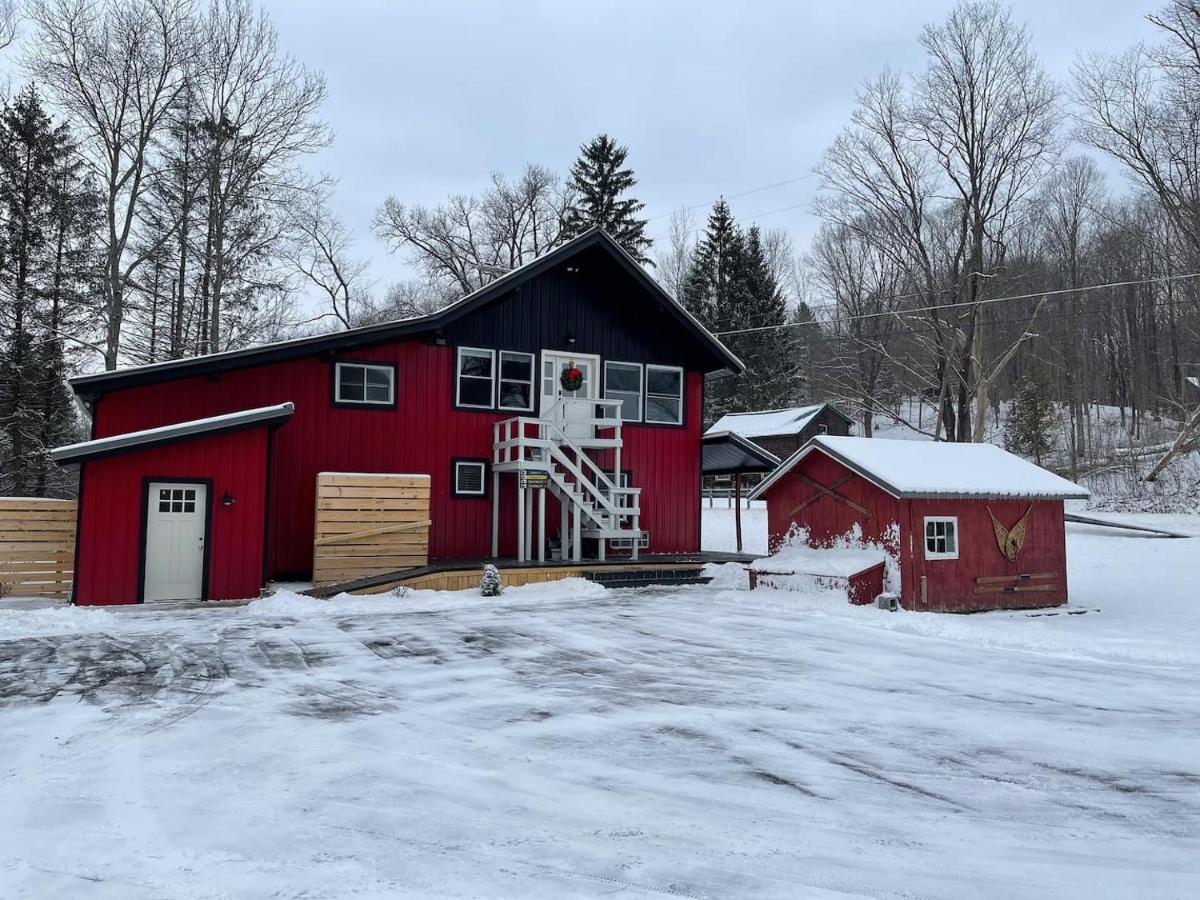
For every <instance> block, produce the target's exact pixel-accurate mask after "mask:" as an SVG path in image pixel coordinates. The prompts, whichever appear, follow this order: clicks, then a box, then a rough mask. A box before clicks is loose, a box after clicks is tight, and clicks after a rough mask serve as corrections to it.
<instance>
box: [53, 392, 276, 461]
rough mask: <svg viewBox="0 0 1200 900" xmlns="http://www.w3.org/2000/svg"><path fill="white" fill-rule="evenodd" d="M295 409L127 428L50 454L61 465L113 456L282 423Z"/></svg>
mask: <svg viewBox="0 0 1200 900" xmlns="http://www.w3.org/2000/svg"><path fill="white" fill-rule="evenodd" d="M294 411H295V407H294V406H293V405H292V404H291V403H280V404H279V405H277V406H260V407H258V408H256V409H243V410H239V411H238V412H234V413H226V414H225V415H222V416H210V417H209V418H207V419H192V420H191V421H189V422H177V423H176V424H174V425H163V426H161V427H160V428H147V429H146V430H144V431H130V432H128V433H126V434H114V435H113V436H112V437H106V438H99V439H97V440H94V441H83V442H81V443H78V444H67V445H66V446H65V447H59V448H57V449H55V450H51V451H50V458H51V459H53V460H54V461H55V462H56V463H58V464H59V465H60V466H65V465H70V464H72V463H81V462H87V461H88V460H92V459H100V458H101V457H105V456H116V455H117V454H119V453H130V452H132V451H134V450H145V449H147V448H149V447H158V446H161V445H163V444H171V443H174V442H176V441H181V440H186V439H188V438H194V437H206V436H208V435H211V434H220V433H222V432H227V431H237V430H238V429H240V428H251V427H253V426H256V425H282V424H283V423H284V422H286V421H287V420H288V419H290V418H291V417H292V413H293V412H294Z"/></svg>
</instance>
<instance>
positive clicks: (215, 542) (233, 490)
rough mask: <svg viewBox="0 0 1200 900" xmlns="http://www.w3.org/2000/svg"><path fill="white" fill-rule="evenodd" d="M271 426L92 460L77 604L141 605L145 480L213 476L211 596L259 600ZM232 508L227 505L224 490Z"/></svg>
mask: <svg viewBox="0 0 1200 900" xmlns="http://www.w3.org/2000/svg"><path fill="white" fill-rule="evenodd" d="M266 451H267V429H266V428H252V429H246V430H243V431H235V432H229V433H227V434H217V435H212V436H210V437H204V438H199V439H197V440H191V441H184V442H180V443H176V444H169V445H165V446H162V447H155V448H151V449H148V450H142V451H138V452H134V453H128V454H125V455H122V456H113V457H108V458H105V459H98V460H93V461H91V462H88V463H86V464H85V467H84V489H83V494H82V500H81V503H82V509H81V517H80V530H79V538H78V540H79V561H78V568H77V570H76V573H75V602H76V603H78V604H80V605H85V606H88V605H107V604H118V603H136V602H137V600H138V578H139V575H140V571H139V570H140V565H141V563H140V558H139V554H140V545H141V534H142V514H143V512H142V503H143V495H144V493H145V484H144V479H145V478H147V477H150V478H154V479H162V480H164V481H169V480H171V479H173V478H183V479H186V478H209V479H212V487H211V489H210V491H209V493H210V496H209V498H208V501H209V510H210V512H209V515H210V516H211V533H210V536H209V542H208V548H207V549H208V557H209V567H208V598H209V599H212V600H231V599H240V598H245V597H256V596H258V592H259V588H260V587H261V585H262V571H263V566H262V552H263V515H264V504H265V499H266V480H265V479H266ZM226 491H228V492H229V494H230V495H231V496H232V497H233V498H234V503H233V505H232V506H228V507H226V506H222V505H221V497H222V496H223V495H224V494H225V493H226Z"/></svg>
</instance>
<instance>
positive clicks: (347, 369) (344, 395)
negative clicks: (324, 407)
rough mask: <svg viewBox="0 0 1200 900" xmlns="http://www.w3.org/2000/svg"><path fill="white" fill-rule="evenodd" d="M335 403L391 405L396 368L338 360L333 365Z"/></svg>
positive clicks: (394, 399)
mask: <svg viewBox="0 0 1200 900" xmlns="http://www.w3.org/2000/svg"><path fill="white" fill-rule="evenodd" d="M333 399H334V401H335V402H337V403H353V404H362V405H364V406H393V405H395V403H396V370H395V369H394V368H392V367H391V366H373V365H370V364H368V363H348V362H340V363H337V364H336V365H335V366H334V394H333Z"/></svg>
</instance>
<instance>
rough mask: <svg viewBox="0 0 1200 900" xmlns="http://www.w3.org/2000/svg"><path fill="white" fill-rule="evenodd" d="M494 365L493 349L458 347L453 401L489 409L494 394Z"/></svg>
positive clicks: (492, 403)
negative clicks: (456, 376) (456, 375)
mask: <svg viewBox="0 0 1200 900" xmlns="http://www.w3.org/2000/svg"><path fill="white" fill-rule="evenodd" d="M495 366H496V351H495V350H477V349H475V348H473V347H459V348H458V378H457V379H456V381H457V384H456V386H455V394H454V402H455V403H457V404H458V405H459V406H470V407H473V408H475V409H491V408H492V406H493V405H494V401H493V397H495V394H496V370H495Z"/></svg>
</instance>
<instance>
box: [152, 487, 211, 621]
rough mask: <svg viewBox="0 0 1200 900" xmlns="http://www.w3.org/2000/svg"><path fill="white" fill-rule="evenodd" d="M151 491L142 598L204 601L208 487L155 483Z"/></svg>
mask: <svg viewBox="0 0 1200 900" xmlns="http://www.w3.org/2000/svg"><path fill="white" fill-rule="evenodd" d="M149 491H150V496H149V497H147V498H146V501H147V502H146V581H145V591H144V592H143V599H145V600H147V601H149V600H200V599H203V595H204V524H205V521H206V519H207V516H208V488H207V487H206V486H205V485H203V484H195V483H190V484H189V483H181V484H180V483H175V482H170V481H152V482H151V483H150V487H149Z"/></svg>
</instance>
